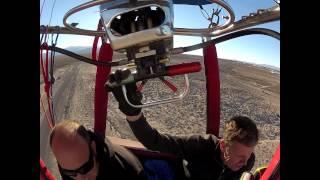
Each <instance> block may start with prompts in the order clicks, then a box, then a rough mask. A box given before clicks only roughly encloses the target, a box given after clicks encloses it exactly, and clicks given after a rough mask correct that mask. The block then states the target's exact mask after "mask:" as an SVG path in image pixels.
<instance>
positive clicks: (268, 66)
mask: <svg viewBox="0 0 320 180" xmlns="http://www.w3.org/2000/svg"><path fill="white" fill-rule="evenodd" d="M71 48H86V49H85V50H88V51H89V52H91V50H89V49H91V48H92V47H90V46H68V47H65V49H68V50H69V49H71ZM98 49H99V47H97V50H98ZM77 51H79V50H76V51H75V52H77ZM82 51H83V50H82ZM114 52H116V51H114ZM43 53H45V52H43ZM117 53H119V52H117ZM119 54H123V53H119ZM56 55H64V54H61V53H58V52H56ZM177 55H187V56H200V57H203V55H200V54H189V53H182V54H177ZM64 56H65V55H64ZM218 59H220V60H226V61H236V62H239V63H244V64H250V65H257V66H262V67H264V68H271V69H273V70H277V71H279V72H280V67H277V66H274V65H269V64H263V63H261V64H260V63H256V62H250V61H243V60H239V59H232V58H224V57H218Z"/></svg>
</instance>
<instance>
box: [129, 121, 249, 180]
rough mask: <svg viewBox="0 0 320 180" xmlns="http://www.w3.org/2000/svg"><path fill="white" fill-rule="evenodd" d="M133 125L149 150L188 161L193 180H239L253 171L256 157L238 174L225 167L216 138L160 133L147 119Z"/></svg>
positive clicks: (136, 134)
mask: <svg viewBox="0 0 320 180" xmlns="http://www.w3.org/2000/svg"><path fill="white" fill-rule="evenodd" d="M128 122H129V121H128ZM129 125H130V127H131V129H132V131H133V133H134V134H135V136H136V138H137V139H138V140H139V141H140V142H141V143H142V144H143V145H144V146H146V147H147V148H148V149H150V150H154V151H160V152H165V153H171V154H174V155H176V156H178V157H180V158H183V159H185V160H186V161H187V162H188V165H187V168H188V170H189V172H190V177H191V179H195V180H209V179H210V180H233V179H237V180H239V178H240V177H241V174H242V173H243V172H244V171H250V170H251V168H252V167H253V165H254V161H255V156H254V154H252V155H251V157H250V159H249V160H248V163H247V165H246V166H245V167H243V168H241V169H240V170H238V171H236V172H234V171H232V170H231V169H229V168H228V167H226V166H225V165H223V162H222V160H221V158H220V153H221V151H220V147H219V140H218V138H217V137H216V136H214V135H209V134H207V135H192V136H186V137H177V136H171V135H167V134H160V133H159V132H158V131H157V130H156V129H154V128H152V127H151V126H150V125H149V124H148V122H147V121H146V119H145V117H144V116H142V117H141V118H140V119H139V120H137V121H135V122H129Z"/></svg>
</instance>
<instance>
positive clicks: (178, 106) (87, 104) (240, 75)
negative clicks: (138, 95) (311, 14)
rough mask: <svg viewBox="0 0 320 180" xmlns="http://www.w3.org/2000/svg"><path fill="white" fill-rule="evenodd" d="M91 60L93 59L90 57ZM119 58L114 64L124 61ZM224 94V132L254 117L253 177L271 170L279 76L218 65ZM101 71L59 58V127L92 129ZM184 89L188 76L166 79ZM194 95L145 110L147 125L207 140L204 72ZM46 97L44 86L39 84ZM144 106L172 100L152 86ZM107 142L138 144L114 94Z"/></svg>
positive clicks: (193, 83) (44, 149)
mask: <svg viewBox="0 0 320 180" xmlns="http://www.w3.org/2000/svg"><path fill="white" fill-rule="evenodd" d="M86 56H87V57H89V55H88V54H87V55H86ZM119 57H120V55H118V54H116V55H115V56H114V59H116V58H119ZM190 61H200V62H201V63H202V62H203V57H202V56H194V55H184V54H183V55H175V56H172V58H171V63H172V64H177V63H182V62H190ZM219 67H220V83H221V84H220V89H221V92H220V93H221V115H220V117H221V124H220V125H221V127H220V134H221V133H222V132H223V125H224V122H225V121H226V120H228V119H229V118H231V117H232V116H234V115H246V116H249V117H251V118H252V119H253V120H254V121H255V122H256V123H257V126H258V128H259V131H260V142H259V144H258V146H257V147H256V149H255V153H256V162H255V166H254V168H253V171H254V170H255V169H256V168H257V167H260V166H262V165H267V164H268V163H269V160H270V159H271V157H272V155H273V152H274V151H275V149H276V148H277V145H278V144H279V142H280V71H279V70H274V69H269V68H265V67H260V66H257V65H253V64H248V63H242V62H238V61H231V60H224V59H219ZM95 73H96V67H95V66H94V65H91V64H86V63H82V62H79V61H76V60H74V59H72V58H69V57H67V56H64V55H60V56H57V57H56V62H55V71H54V77H55V79H56V81H55V84H54V86H53V97H54V112H55V119H56V122H59V121H60V120H63V119H74V120H78V121H79V122H80V123H81V124H84V125H85V126H86V127H88V128H90V129H92V128H93V117H94V105H93V104H94V84H95ZM167 79H168V80H170V81H171V82H173V83H174V84H176V85H177V87H178V89H179V90H180V89H182V87H183V76H177V77H174V78H167ZM189 80H190V92H189V94H188V95H187V96H186V98H185V99H183V100H182V101H178V102H174V103H170V104H163V105H159V106H153V107H149V108H145V109H143V112H144V114H145V116H146V117H147V119H148V122H149V123H150V124H151V125H152V126H153V127H155V128H156V129H158V130H159V131H160V132H162V133H168V134H172V135H189V134H205V131H206V82H205V75H204V68H203V69H202V71H201V72H198V73H193V74H190V75H189ZM40 88H41V92H42V93H43V92H44V91H43V81H42V80H41V78H40ZM143 95H144V101H149V100H153V99H163V98H166V97H170V96H173V95H176V94H172V93H171V91H170V89H168V88H167V87H166V86H164V85H163V84H162V83H161V81H160V80H158V79H154V80H149V81H148V82H147V84H146V85H145V87H144V90H143ZM108 106H109V107H108V115H107V129H106V135H107V136H114V137H120V138H125V139H132V140H136V139H135V137H134V135H133V133H132V132H131V130H130V128H129V126H128V124H127V123H126V121H125V117H124V115H123V114H122V113H121V112H120V111H119V110H118V108H117V107H118V104H117V102H116V101H115V99H114V97H113V96H112V95H111V94H109V105H108ZM44 117H45V116H44V113H43V110H40V127H41V130H40V156H41V158H42V159H43V160H44V161H45V162H46V164H47V166H48V168H49V169H50V170H51V171H52V172H53V173H54V175H55V176H56V177H57V178H58V179H59V178H60V176H59V174H58V172H57V168H56V162H55V160H54V158H53V157H52V152H51V151H50V148H49V145H48V132H49V129H48V124H47V122H46V120H45V118H44Z"/></svg>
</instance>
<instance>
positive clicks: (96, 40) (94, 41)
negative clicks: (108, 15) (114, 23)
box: [91, 19, 102, 60]
mask: <svg viewBox="0 0 320 180" xmlns="http://www.w3.org/2000/svg"><path fill="white" fill-rule="evenodd" d="M97 30H98V31H99V30H102V20H101V19H100V21H99V23H98V28H97ZM99 38H100V36H95V37H94V40H93V45H92V53H91V56H92V59H93V60H97V46H98V41H99Z"/></svg>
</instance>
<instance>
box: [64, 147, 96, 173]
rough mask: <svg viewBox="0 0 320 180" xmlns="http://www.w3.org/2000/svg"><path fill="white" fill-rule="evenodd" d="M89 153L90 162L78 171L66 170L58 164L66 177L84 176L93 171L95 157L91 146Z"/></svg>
mask: <svg viewBox="0 0 320 180" xmlns="http://www.w3.org/2000/svg"><path fill="white" fill-rule="evenodd" d="M89 153H90V154H89V160H88V161H87V162H86V163H84V164H83V165H82V166H81V167H80V168H78V169H76V170H69V169H64V168H62V167H61V166H60V165H59V164H58V167H59V170H60V172H61V173H62V174H64V175H66V176H73V177H75V176H77V174H78V173H79V174H82V175H85V174H87V173H88V172H89V171H91V169H92V168H93V166H94V159H93V158H94V156H93V153H92V149H91V147H90V146H89Z"/></svg>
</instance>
